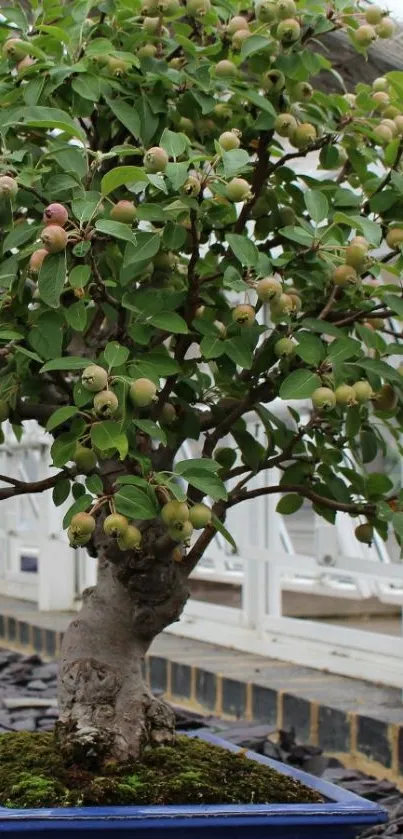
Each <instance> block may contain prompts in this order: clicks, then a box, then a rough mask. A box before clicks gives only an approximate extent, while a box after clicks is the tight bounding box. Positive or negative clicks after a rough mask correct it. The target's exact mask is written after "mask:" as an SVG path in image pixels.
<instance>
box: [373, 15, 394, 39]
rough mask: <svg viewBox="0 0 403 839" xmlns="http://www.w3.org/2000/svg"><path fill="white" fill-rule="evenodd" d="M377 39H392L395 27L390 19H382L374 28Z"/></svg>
mask: <svg viewBox="0 0 403 839" xmlns="http://www.w3.org/2000/svg"><path fill="white" fill-rule="evenodd" d="M375 31H376V34H377V35H378V38H393V35H394V34H395V31H396V25H395V23H394V22H393V20H391V18H390V17H384V18H383V20H382V21H381V23H378V24H377V26H376V27H375Z"/></svg>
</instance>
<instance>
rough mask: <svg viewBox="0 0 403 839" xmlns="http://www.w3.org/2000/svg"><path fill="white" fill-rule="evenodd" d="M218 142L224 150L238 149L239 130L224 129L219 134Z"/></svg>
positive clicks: (239, 141) (239, 142) (239, 143)
mask: <svg viewBox="0 0 403 839" xmlns="http://www.w3.org/2000/svg"><path fill="white" fill-rule="evenodd" d="M218 142H219V144H220V146H221V148H223V149H224V151H232V149H239V146H240V145H241V139H240V132H239V131H236V130H235V131H224V132H223V134H220V136H219V138H218Z"/></svg>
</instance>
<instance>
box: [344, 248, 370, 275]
mask: <svg viewBox="0 0 403 839" xmlns="http://www.w3.org/2000/svg"><path fill="white" fill-rule="evenodd" d="M367 254H368V244H367V243H366V244H365V245H361V244H360V243H359V242H356V243H353V242H351V244H350V245H348V247H347V249H346V253H345V260H346V264H347V265H350V266H352V267H353V268H355V269H356V270H357V271H359V270H360V269H361V268H362V267H363V265H364V264H365V260H366V258H367Z"/></svg>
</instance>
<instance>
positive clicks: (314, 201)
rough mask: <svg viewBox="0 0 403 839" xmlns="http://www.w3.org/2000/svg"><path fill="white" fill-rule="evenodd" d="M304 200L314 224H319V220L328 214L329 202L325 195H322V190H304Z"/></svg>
mask: <svg viewBox="0 0 403 839" xmlns="http://www.w3.org/2000/svg"><path fill="white" fill-rule="evenodd" d="M304 201H305V207H306V208H307V210H308V213H309V215H310V217H311V219H312V221H314V222H315V224H320V222H321V221H324V220H325V219H326V218H327V216H328V214H329V202H328V200H327V198H326V195H323V192H319V191H318V190H316V189H309V190H308V191H307V192H304Z"/></svg>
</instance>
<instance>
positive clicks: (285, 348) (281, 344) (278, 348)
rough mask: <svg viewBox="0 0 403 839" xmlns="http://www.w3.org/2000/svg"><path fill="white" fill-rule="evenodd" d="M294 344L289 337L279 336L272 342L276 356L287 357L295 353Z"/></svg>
mask: <svg viewBox="0 0 403 839" xmlns="http://www.w3.org/2000/svg"><path fill="white" fill-rule="evenodd" d="M296 346H297V345H296V344H295V342H294V341H293V340H292V339H291V338H280V339H279V341H276V343H275V344H274V354H275V355H276V356H277V358H287V357H289V356H291V355H294V354H295V349H296Z"/></svg>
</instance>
